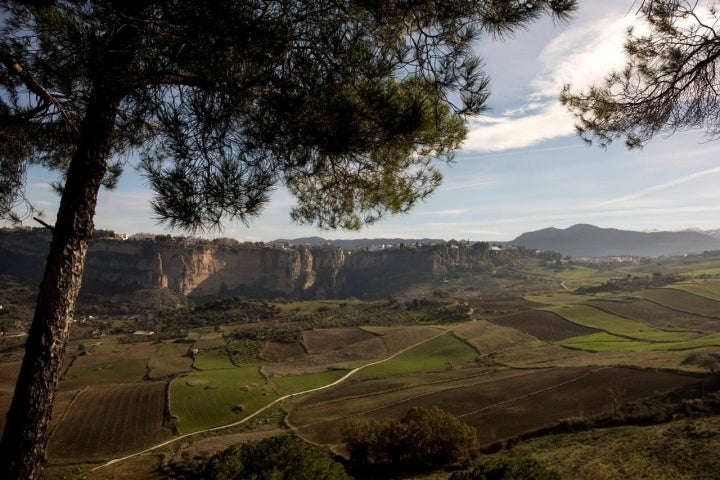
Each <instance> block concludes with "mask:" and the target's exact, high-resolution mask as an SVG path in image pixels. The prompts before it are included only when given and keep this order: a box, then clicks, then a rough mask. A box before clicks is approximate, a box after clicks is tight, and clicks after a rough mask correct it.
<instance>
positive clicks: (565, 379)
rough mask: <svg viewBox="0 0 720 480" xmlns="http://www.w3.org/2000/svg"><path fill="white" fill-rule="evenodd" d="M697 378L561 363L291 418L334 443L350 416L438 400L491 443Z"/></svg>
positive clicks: (308, 433)
mask: <svg viewBox="0 0 720 480" xmlns="http://www.w3.org/2000/svg"><path fill="white" fill-rule="evenodd" d="M695 381H696V379H695V378H693V377H689V376H683V375H676V374H672V373H665V372H657V371H643V370H639V369H633V368H615V367H606V368H591V367H584V368H559V369H551V370H540V371H534V372H532V373H524V374H520V375H514V376H508V374H507V372H503V373H502V374H500V375H499V376H498V378H497V379H496V380H495V381H489V379H488V378H486V377H478V379H477V381H476V382H474V383H470V384H468V385H464V386H460V387H454V388H447V389H443V390H440V391H436V392H429V393H427V394H423V395H419V396H415V397H413V398H410V399H400V398H398V399H397V400H399V401H396V402H392V400H391V398H392V397H390V398H388V397H387V396H383V402H385V403H384V405H382V404H378V403H375V404H373V403H372V397H371V396H370V397H359V398H358V397H355V398H345V399H336V400H335V402H332V403H325V404H324V405H323V408H324V409H327V410H326V411H332V410H333V409H334V408H336V409H337V410H342V411H345V412H352V413H349V414H347V415H345V416H341V417H337V418H333V419H331V420H327V421H319V422H318V421H316V420H315V419H316V418H317V417H314V415H313V414H312V410H313V408H312V406H311V405H307V406H304V405H301V406H299V407H298V408H297V409H296V410H295V411H293V412H291V414H290V416H289V417H288V420H289V422H290V424H291V425H294V426H296V427H298V429H299V432H300V434H301V435H302V436H303V437H306V438H308V439H309V440H311V441H313V442H317V443H325V444H334V443H339V442H340V440H341V435H340V426H341V425H342V424H343V423H344V422H345V421H347V420H348V419H350V418H375V419H377V418H384V417H395V418H398V417H401V416H402V415H404V414H405V413H406V412H407V410H408V409H410V408H411V407H414V406H423V407H429V406H433V405H438V406H440V407H442V408H444V409H446V410H448V411H450V412H452V413H453V414H454V415H456V416H459V417H460V418H461V419H462V420H463V421H465V422H467V423H469V424H470V425H473V426H474V427H476V428H477V430H478V437H479V439H480V443H481V445H489V444H491V443H493V442H496V441H499V440H503V439H506V438H510V437H513V436H515V435H519V434H522V433H525V432H529V431H534V430H537V429H540V428H542V427H545V426H548V425H552V424H554V423H555V422H558V421H559V420H560V419H562V418H566V417H571V416H578V415H580V416H591V415H597V414H600V413H603V412H606V411H609V410H611V409H613V408H615V407H617V406H619V405H621V404H624V403H627V402H631V401H637V400H640V399H642V398H647V397H649V396H651V395H653V394H655V393H657V392H665V391H670V390H673V389H675V388H678V387H681V386H684V385H687V384H689V383H692V382H695ZM343 402H350V404H351V405H352V404H353V403H354V404H355V406H356V407H357V408H348V405H342V403H343ZM333 403H336V404H337V405H333Z"/></svg>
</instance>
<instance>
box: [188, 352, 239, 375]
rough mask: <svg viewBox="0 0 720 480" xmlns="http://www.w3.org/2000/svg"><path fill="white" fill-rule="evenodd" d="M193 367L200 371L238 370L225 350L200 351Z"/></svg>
mask: <svg viewBox="0 0 720 480" xmlns="http://www.w3.org/2000/svg"><path fill="white" fill-rule="evenodd" d="M193 367H195V368H196V369H198V370H220V369H223V368H236V367H235V364H234V363H233V362H232V360H231V359H230V356H229V355H228V354H227V351H226V350H225V348H214V349H212V350H205V351H200V352H199V353H198V354H197V355H195V361H194V363H193Z"/></svg>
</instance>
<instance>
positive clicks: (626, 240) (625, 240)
mask: <svg viewBox="0 0 720 480" xmlns="http://www.w3.org/2000/svg"><path fill="white" fill-rule="evenodd" d="M711 232H712V231H711ZM510 243H513V244H515V245H522V246H524V247H527V248H536V249H539V250H553V251H555V252H559V253H561V254H562V255H563V256H570V257H607V256H614V255H634V256H644V257H655V256H665V255H682V254H685V253H702V252H704V251H707V250H720V238H717V237H715V236H713V235H712V234H708V233H702V232H699V231H691V230H684V231H681V232H635V231H629V230H618V229H615V228H600V227H596V226H594V225H586V224H578V225H573V226H572V227H569V228H566V229H558V228H545V229H542V230H537V231H535V232H529V233H523V234H522V235H520V236H519V237H517V238H516V239H515V240H513V241H512V242H510Z"/></svg>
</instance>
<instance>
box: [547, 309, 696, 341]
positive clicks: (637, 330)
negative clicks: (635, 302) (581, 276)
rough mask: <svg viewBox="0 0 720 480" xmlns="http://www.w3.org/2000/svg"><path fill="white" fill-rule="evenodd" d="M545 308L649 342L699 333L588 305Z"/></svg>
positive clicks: (566, 316)
mask: <svg viewBox="0 0 720 480" xmlns="http://www.w3.org/2000/svg"><path fill="white" fill-rule="evenodd" d="M545 310H547V311H550V312H553V313H556V314H558V315H560V316H561V317H563V318H565V319H567V320H569V321H571V322H573V323H576V324H578V325H582V326H585V327H588V328H593V329H596V330H601V331H604V332H606V333H609V334H612V335H617V336H621V337H627V338H631V339H635V340H641V341H650V342H677V341H686V340H692V339H693V338H697V337H698V336H699V335H698V334H697V333H695V332H688V331H665V330H660V329H657V328H653V327H649V326H647V325H645V324H644V323H642V322H638V321H637V320H633V319H630V318H624V317H619V316H617V315H613V314H610V313H607V312H604V311H602V310H598V309H597V308H593V307H591V306H588V305H561V306H555V307H546V308H545Z"/></svg>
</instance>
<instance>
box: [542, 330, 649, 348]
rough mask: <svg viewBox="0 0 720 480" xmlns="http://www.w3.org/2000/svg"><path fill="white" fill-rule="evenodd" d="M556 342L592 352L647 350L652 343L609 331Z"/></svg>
mask: <svg viewBox="0 0 720 480" xmlns="http://www.w3.org/2000/svg"><path fill="white" fill-rule="evenodd" d="M555 343H556V344H557V345H560V346H563V347H568V348H576V349H580V350H590V351H592V352H606V351H614V350H647V349H648V347H649V346H650V345H651V344H649V343H646V342H639V341H636V340H630V339H628V338H623V337H618V336H616V335H612V334H610V333H607V332H600V333H592V334H590V335H583V336H580V337H572V338H567V339H565V340H560V341H557V342H555Z"/></svg>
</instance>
